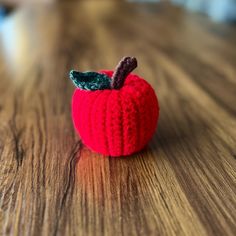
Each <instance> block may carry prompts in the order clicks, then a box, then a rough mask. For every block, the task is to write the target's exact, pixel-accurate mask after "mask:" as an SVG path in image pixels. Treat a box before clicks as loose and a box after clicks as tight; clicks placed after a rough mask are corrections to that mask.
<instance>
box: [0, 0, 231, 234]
mask: <svg viewBox="0 0 236 236" xmlns="http://www.w3.org/2000/svg"><path fill="white" fill-rule="evenodd" d="M0 27H1V33H0V34H1V35H0V40H1V41H0V45H1V46H0V232H1V235H44V236H45V235H112V236H115V235H191V236H192V235H196V236H199V235H214V236H215V235H235V232H236V119H235V117H236V44H235V42H236V29H235V28H234V27H233V26H227V25H223V24H215V23H211V22H210V21H209V20H207V19H206V18H205V17H202V16H199V15H194V14H191V13H186V12H184V11H182V10H180V9H177V8H173V7H170V6H168V5H158V4H146V5H145V4H131V3H126V4H125V3H115V2H100V1H99V2H98V3H96V2H90V1H89V2H88V1H86V2H85V1H84V2H81V3H70V4H69V3H67V4H66V3H65V4H58V5H49V6H46V5H45V6H37V7H36V6H35V7H22V8H20V9H18V10H17V11H16V12H15V13H13V14H12V15H11V16H9V18H7V19H6V21H5V22H4V23H3V24H2V25H1V26H0ZM124 55H131V56H135V57H137V58H138V61H139V67H138V69H137V70H136V73H138V74H140V75H141V76H143V77H144V78H146V80H147V81H148V82H149V83H150V84H152V86H153V87H154V88H155V91H156V93H157V95H158V98H159V101H160V107H161V110H160V121H159V126H158V130H157V132H156V133H155V135H154V137H153V139H152V141H151V142H150V144H149V145H148V147H147V148H146V149H145V150H143V151H142V152H140V153H138V154H136V155H133V156H131V157H128V158H112V157H103V156H101V155H99V154H95V153H92V152H91V151H90V150H88V149H87V148H86V147H84V146H83V145H82V143H81V141H80V139H79V137H78V136H77V135H76V133H75V131H74V128H73V125H72V121H71V115H70V111H71V108H70V100H71V95H72V92H73V90H74V86H73V85H72V83H71V82H70V81H69V79H68V72H69V70H70V69H72V68H74V69H80V70H81V71H84V70H94V71H96V70H98V69H101V68H106V69H112V68H114V66H115V65H116V63H117V62H118V61H119V59H120V58H121V57H122V56H124Z"/></svg>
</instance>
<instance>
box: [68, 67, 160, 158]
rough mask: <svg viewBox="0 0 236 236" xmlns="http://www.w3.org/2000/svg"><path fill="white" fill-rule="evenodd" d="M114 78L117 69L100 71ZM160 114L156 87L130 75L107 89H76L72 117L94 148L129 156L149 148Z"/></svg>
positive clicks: (85, 139) (90, 146)
mask: <svg viewBox="0 0 236 236" xmlns="http://www.w3.org/2000/svg"><path fill="white" fill-rule="evenodd" d="M100 73H105V74H107V75H108V76H109V77H112V74H113V71H100ZM158 116H159V106H158V100H157V97H156V95H155V92H154V90H153V88H152V87H151V86H150V85H149V84H148V83H147V82H146V81H145V80H144V79H142V78H140V77H138V76H137V75H134V74H130V75H128V76H127V78H126V80H125V83H124V85H123V87H122V88H121V89H119V90H117V89H105V90H96V91H88V90H80V89H76V90H75V92H74V95H73V98H72V117H73V122H74V126H75V128H76V130H77V131H78V133H79V135H80V137H81V139H82V141H83V142H84V144H85V145H87V146H88V147H89V148H91V149H92V150H94V151H96V152H98V153H101V154H104V155H110V156H126V155H130V154H132V153H135V152H137V151H139V150H141V149H143V148H144V147H145V145H146V144H147V143H148V141H149V140H150V139H151V137H152V135H153V134H154V132H155V128H156V125H157V120H158Z"/></svg>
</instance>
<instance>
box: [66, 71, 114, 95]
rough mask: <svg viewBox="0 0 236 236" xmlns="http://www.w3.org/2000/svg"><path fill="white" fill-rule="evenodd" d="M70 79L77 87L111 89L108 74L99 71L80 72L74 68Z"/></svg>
mask: <svg viewBox="0 0 236 236" xmlns="http://www.w3.org/2000/svg"><path fill="white" fill-rule="evenodd" d="M70 79H71V80H72V82H73V83H74V85H75V86H76V87H77V88H79V89H83V90H90V91H91V90H92V91H93V90H103V89H111V79H110V78H109V77H108V76H107V75H105V74H100V73H97V72H90V71H88V72H78V71H74V70H72V71H71V72H70Z"/></svg>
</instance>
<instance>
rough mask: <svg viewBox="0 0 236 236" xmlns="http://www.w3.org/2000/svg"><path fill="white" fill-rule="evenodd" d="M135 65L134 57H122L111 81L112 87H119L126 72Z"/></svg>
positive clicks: (123, 80)
mask: <svg viewBox="0 0 236 236" xmlns="http://www.w3.org/2000/svg"><path fill="white" fill-rule="evenodd" d="M136 67H137V60H136V58H135V57H124V58H123V59H122V60H121V61H120V62H119V64H118V65H117V67H116V69H115V71H114V73H113V76H112V82H111V88H112V89H120V88H121V87H122V86H123V84H124V82H125V79H126V77H127V76H128V74H129V73H130V72H131V71H133V70H134V69H135V68H136Z"/></svg>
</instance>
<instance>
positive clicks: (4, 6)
mask: <svg viewBox="0 0 236 236" xmlns="http://www.w3.org/2000/svg"><path fill="white" fill-rule="evenodd" d="M62 1H66V0H1V1H0V21H1V20H3V18H4V16H6V15H7V14H8V13H9V12H10V11H11V10H14V8H16V7H17V6H19V5H21V4H33V3H48V4H50V3H51V4H52V3H55V2H62ZM75 1H76V0H75ZM127 1H129V2H170V3H171V4H174V5H179V6H183V7H184V8H186V9H187V10H190V11H195V12H200V13H203V14H205V15H207V16H209V17H210V18H211V19H212V20H213V21H216V22H235V21H236V0H127Z"/></svg>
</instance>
